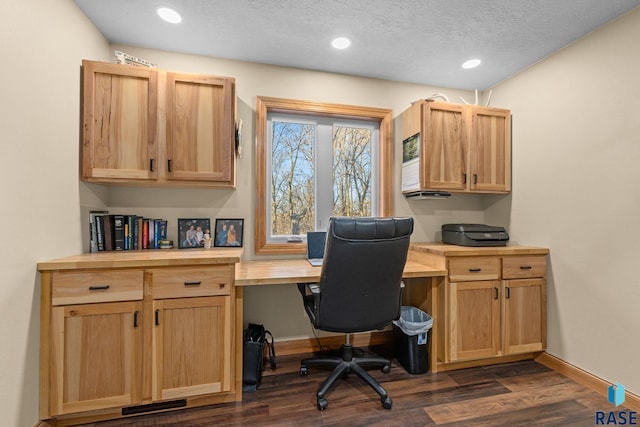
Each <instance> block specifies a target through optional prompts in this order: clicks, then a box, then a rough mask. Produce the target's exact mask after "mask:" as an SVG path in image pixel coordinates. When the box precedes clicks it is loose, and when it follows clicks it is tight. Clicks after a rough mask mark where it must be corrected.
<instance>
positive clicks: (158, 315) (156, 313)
mask: <svg viewBox="0 0 640 427" xmlns="http://www.w3.org/2000/svg"><path fill="white" fill-rule="evenodd" d="M154 314H155V323H156V326H159V325H160V310H158V309H156V311H155V313H154Z"/></svg>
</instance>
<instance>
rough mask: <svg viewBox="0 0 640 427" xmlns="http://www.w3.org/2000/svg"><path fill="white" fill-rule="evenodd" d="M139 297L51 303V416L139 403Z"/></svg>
mask: <svg viewBox="0 0 640 427" xmlns="http://www.w3.org/2000/svg"><path fill="white" fill-rule="evenodd" d="M141 311H142V302H141V301H128V302H114V303H101V304H83V305H67V306H59V307H54V308H53V309H52V312H51V366H50V369H51V371H50V373H51V395H50V408H51V415H62V414H68V413H73V412H81V411H91V410H96V409H104V408H110V407H114V406H127V405H134V404H136V403H140V401H141V395H140V381H141V377H140V364H141V360H142V359H141V356H142V352H141V350H142V347H141V343H142V328H141V327H140V323H139V322H140V319H139V316H140V313H141Z"/></svg>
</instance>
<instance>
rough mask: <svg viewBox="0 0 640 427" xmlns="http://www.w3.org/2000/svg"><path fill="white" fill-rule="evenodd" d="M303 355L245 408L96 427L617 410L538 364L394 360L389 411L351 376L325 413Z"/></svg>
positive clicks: (527, 416) (288, 360) (421, 422)
mask: <svg viewBox="0 0 640 427" xmlns="http://www.w3.org/2000/svg"><path fill="white" fill-rule="evenodd" d="M378 351H379V349H378ZM302 357H303V356H287V357H279V358H278V363H279V364H278V369H277V370H276V371H274V372H270V371H268V372H265V377H264V379H263V383H262V385H261V386H260V388H259V389H258V391H256V392H254V393H245V394H244V396H243V401H242V403H233V404H224V405H218V406H211V407H204V408H194V409H188V410H180V411H176V412H167V413H162V414H149V415H143V416H138V417H134V418H128V419H121V420H115V421H107V422H101V423H96V424H91V426H95V427H111V426H140V427H142V426H144V427H148V426H190V427H196V426H212V425H225V426H229V425H278V426H280V425H285V426H331V425H335V426H371V425H383V426H436V425H437V426H448V427H450V426H474V427H475V426H593V425H595V413H596V411H607V412H608V411H610V410H612V409H613V405H611V404H610V403H608V402H607V399H606V398H605V397H603V396H601V395H599V394H597V393H596V392H594V391H591V390H590V389H588V388H586V387H584V386H582V385H580V384H578V383H576V382H574V381H572V380H570V379H568V378H566V377H564V376H563V375H561V374H559V373H557V372H555V371H552V370H550V369H548V368H546V367H545V366H543V365H541V364H539V363H536V362H535V361H524V362H515V363H509V364H503V365H494V366H488V367H481V368H470V369H463V370H457V371H452V372H444V373H438V374H431V373H427V374H423V375H410V374H408V373H407V372H406V371H405V370H404V369H403V368H402V366H400V365H399V364H398V363H397V361H396V360H395V359H393V365H392V369H391V372H390V373H389V374H383V373H382V372H381V371H380V370H373V371H370V372H371V373H372V375H373V376H374V378H376V379H377V380H379V381H380V382H381V383H382V384H383V386H384V387H385V388H386V389H387V392H388V393H389V395H390V396H391V397H392V399H393V408H392V409H391V410H385V409H383V408H382V405H381V404H380V399H379V398H378V396H377V394H375V392H374V391H373V390H372V389H370V388H369V386H367V385H366V384H365V383H364V382H362V381H361V380H360V379H359V378H358V377H357V376H355V375H350V376H349V377H348V378H346V379H344V380H341V381H338V384H337V386H334V387H333V388H332V389H331V390H330V391H329V393H328V396H327V400H328V402H329V406H328V408H327V409H326V410H325V411H322V412H321V411H318V410H317V409H316V401H315V392H316V389H317V387H318V385H319V384H320V383H321V382H322V381H323V380H324V379H325V377H326V376H327V374H328V371H326V370H320V369H318V368H316V369H314V368H310V369H309V375H307V376H300V374H299V366H300V365H299V363H300V359H301V358H302ZM618 410H622V407H619V408H618Z"/></svg>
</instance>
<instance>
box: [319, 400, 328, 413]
mask: <svg viewBox="0 0 640 427" xmlns="http://www.w3.org/2000/svg"><path fill="white" fill-rule="evenodd" d="M328 404H329V403H328V402H327V399H318V411H324V410H325V409H327V405H328Z"/></svg>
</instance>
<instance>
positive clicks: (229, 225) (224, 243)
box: [213, 219, 244, 248]
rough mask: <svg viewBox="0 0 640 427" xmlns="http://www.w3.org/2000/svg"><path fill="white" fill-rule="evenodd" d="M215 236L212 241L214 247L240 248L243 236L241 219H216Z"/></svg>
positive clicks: (242, 221)
mask: <svg viewBox="0 0 640 427" xmlns="http://www.w3.org/2000/svg"><path fill="white" fill-rule="evenodd" d="M215 231H216V235H215V238H214V239H213V246H215V247H217V248H218V247H229V246H235V247H240V246H242V237H243V235H244V220H243V219H216V229H215Z"/></svg>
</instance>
